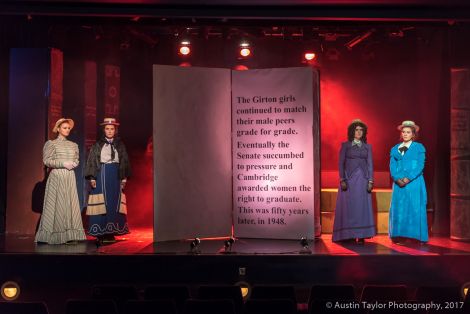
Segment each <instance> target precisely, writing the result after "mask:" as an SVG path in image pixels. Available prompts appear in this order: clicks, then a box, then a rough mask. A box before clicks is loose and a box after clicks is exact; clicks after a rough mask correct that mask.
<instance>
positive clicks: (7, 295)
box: [1, 281, 20, 301]
mask: <svg viewBox="0 0 470 314" xmlns="http://www.w3.org/2000/svg"><path fill="white" fill-rule="evenodd" d="M1 289H2V290H1V294H2V297H3V299H5V300H6V301H13V300H15V299H17V298H18V297H19V296H20V286H19V285H18V284H17V283H16V282H14V281H7V282H5V283H4V284H3V285H2V288H1Z"/></svg>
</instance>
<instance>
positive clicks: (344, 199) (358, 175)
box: [333, 168, 376, 241]
mask: <svg viewBox="0 0 470 314" xmlns="http://www.w3.org/2000/svg"><path fill="white" fill-rule="evenodd" d="M367 183H368V180H367V179H366V178H365V176H364V174H363V172H362V170H361V169H360V168H357V169H356V170H355V171H354V172H353V174H352V175H351V176H350V178H349V179H348V189H347V190H346V191H342V190H341V187H339V189H338V197H337V199H336V208H335V222H334V225H333V241H341V240H346V239H355V238H370V237H373V236H374V235H375V234H376V231H375V230H376V228H375V223H374V216H373V211H372V198H371V194H370V193H368V192H367Z"/></svg>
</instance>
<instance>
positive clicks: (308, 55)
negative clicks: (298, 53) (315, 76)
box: [304, 51, 317, 61]
mask: <svg viewBox="0 0 470 314" xmlns="http://www.w3.org/2000/svg"><path fill="white" fill-rule="evenodd" d="M316 57H317V55H316V54H315V52H313V51H306V52H305V53H304V59H305V60H306V61H313V60H314V59H315V58H316Z"/></svg>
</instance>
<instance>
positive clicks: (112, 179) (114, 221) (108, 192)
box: [88, 163, 129, 237]
mask: <svg viewBox="0 0 470 314" xmlns="http://www.w3.org/2000/svg"><path fill="white" fill-rule="evenodd" d="M90 194H103V196H104V203H105V207H106V214H102V215H91V216H88V217H89V219H88V234H89V235H92V236H95V237H98V236H103V235H123V234H127V233H129V227H128V225H127V218H126V215H125V214H122V213H120V212H119V208H120V204H121V181H120V179H119V164H118V163H111V164H101V169H100V172H99V173H98V175H97V178H96V188H95V189H92V190H91V192H90Z"/></svg>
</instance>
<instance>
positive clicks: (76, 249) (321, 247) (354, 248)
mask: <svg viewBox="0 0 470 314" xmlns="http://www.w3.org/2000/svg"><path fill="white" fill-rule="evenodd" d="M117 239H118V241H117V242H116V243H113V244H107V245H103V246H97V245H96V243H95V241H94V240H93V238H89V239H88V240H87V241H83V242H81V243H78V244H76V245H65V244H63V245H47V244H35V243H34V236H33V235H2V236H0V254H51V255H56V254H64V255H70V254H85V255H103V254H106V255H109V254H111V255H138V254H145V255H148V254H156V255H165V254H167V255H192V253H191V252H190V245H189V244H190V241H189V240H187V241H168V242H158V243H154V242H153V230H152V229H136V230H133V231H132V233H131V234H129V235H126V236H122V237H117ZM199 248H200V255H219V254H223V252H224V239H207V240H205V239H202V241H201V244H200V246H199ZM309 249H310V251H311V255H330V256H345V255H347V256H354V255H357V256H363V255H384V256H393V255H410V256H444V255H469V256H470V243H468V242H457V241H452V240H450V239H449V238H445V237H431V238H430V241H429V242H428V243H427V244H425V245H421V244H419V243H417V242H414V241H408V242H406V243H404V244H403V245H398V244H394V243H392V242H391V241H390V239H389V237H388V236H386V235H378V236H376V237H374V238H372V239H368V240H366V242H365V243H364V244H363V245H360V244H356V243H333V242H332V241H331V234H324V235H322V236H321V237H320V238H319V239H318V240H316V241H310V243H309ZM301 251H302V247H301V246H300V241H298V240H265V239H237V240H236V241H235V243H234V244H233V247H232V252H231V254H232V255H299V254H300V253H301Z"/></svg>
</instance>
